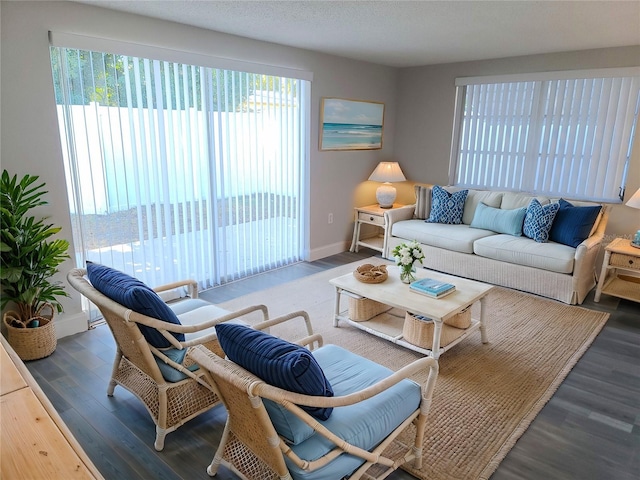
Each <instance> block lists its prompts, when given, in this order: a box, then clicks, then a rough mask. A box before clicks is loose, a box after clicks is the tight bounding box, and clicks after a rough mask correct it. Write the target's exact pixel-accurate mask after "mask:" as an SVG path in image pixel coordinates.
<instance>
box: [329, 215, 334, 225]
mask: <svg viewBox="0 0 640 480" xmlns="http://www.w3.org/2000/svg"><path fill="white" fill-rule="evenodd" d="M328 222H329V225H331V224H332V223H333V213H330V214H329V219H328Z"/></svg>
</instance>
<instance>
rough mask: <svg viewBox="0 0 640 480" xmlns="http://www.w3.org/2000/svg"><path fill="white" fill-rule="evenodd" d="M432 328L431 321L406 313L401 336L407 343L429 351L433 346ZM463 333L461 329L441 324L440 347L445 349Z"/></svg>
mask: <svg viewBox="0 0 640 480" xmlns="http://www.w3.org/2000/svg"><path fill="white" fill-rule="evenodd" d="M433 328H434V325H433V320H419V319H417V318H416V317H415V316H414V315H412V314H411V313H409V312H407V314H406V315H405V318H404V327H403V328H402V336H403V337H404V339H405V340H406V341H407V342H409V343H412V344H414V345H417V346H419V347H422V348H428V349H430V348H431V347H432V346H433ZM464 333H465V330H464V329H462V328H456V327H452V326H451V325H447V324H446V323H443V324H442V331H441V332H440V346H441V347H446V346H447V345H449V344H450V343H451V342H453V341H454V340H456V339H458V338H460V337H461V336H462V335H464Z"/></svg>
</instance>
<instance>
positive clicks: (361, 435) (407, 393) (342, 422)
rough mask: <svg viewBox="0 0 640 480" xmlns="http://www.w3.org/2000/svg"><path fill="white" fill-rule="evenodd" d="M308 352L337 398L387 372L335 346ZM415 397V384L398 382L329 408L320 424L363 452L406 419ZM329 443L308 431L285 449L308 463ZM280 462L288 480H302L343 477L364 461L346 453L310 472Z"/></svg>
mask: <svg viewBox="0 0 640 480" xmlns="http://www.w3.org/2000/svg"><path fill="white" fill-rule="evenodd" d="M313 353H314V356H315V358H316V359H317V361H318V364H319V365H320V366H321V367H322V370H323V371H324V372H325V374H326V375H327V378H329V379H330V381H331V384H332V385H333V389H334V392H335V394H336V395H339V396H342V395H348V394H350V393H354V392H357V391H359V390H362V389H363V388H366V387H369V386H371V385H374V384H375V383H377V382H379V381H380V380H383V379H384V378H387V377H388V376H390V375H391V374H392V373H393V372H392V371H391V370H389V369H388V368H385V367H383V366H381V365H379V364H377V363H375V362H372V361H371V360H368V359H366V358H363V357H360V356H358V355H356V354H354V353H351V352H349V351H348V350H345V349H343V348H340V347H338V346H336V345H326V346H324V347H322V348H319V349H318V350H315V351H314V352H313ZM420 399H421V397H420V386H419V385H418V384H416V383H415V382H413V381H411V380H402V381H400V382H399V383H397V384H396V385H394V386H393V387H391V388H389V389H388V390H386V391H384V392H381V393H379V394H378V395H375V396H374V397H372V398H370V399H368V400H364V401H363V402H360V403H358V404H356V405H350V406H345V407H336V408H334V409H333V414H332V415H331V417H330V418H329V419H328V420H324V421H320V423H321V424H322V425H324V426H326V427H327V428H329V429H330V430H331V431H332V432H333V433H335V434H336V435H337V436H338V437H340V438H342V439H344V440H346V441H348V442H349V443H352V444H353V445H356V446H358V447H361V448H363V449H365V450H369V449H371V448H373V447H374V446H376V445H378V444H379V443H380V441H381V440H382V439H384V438H385V437H387V436H388V435H389V434H390V433H391V432H392V431H393V430H394V429H396V428H397V427H398V426H399V425H400V424H401V423H402V422H403V421H404V420H405V419H406V418H407V417H409V416H410V415H411V414H412V413H413V412H414V411H415V410H416V409H417V408H418V407H419V405H420ZM332 445H333V444H332V443H330V442H328V441H327V440H326V439H325V438H324V437H323V436H322V435H319V434H314V435H312V436H310V437H309V438H308V439H307V440H305V441H304V442H302V443H299V444H298V445H294V446H292V447H291V449H292V450H293V451H294V452H295V453H296V454H297V455H298V456H300V458H302V459H305V460H309V461H311V460H315V459H317V458H320V457H321V456H322V455H324V454H326V453H327V452H329V451H330V450H331V448H332ZM285 462H286V463H287V467H288V468H289V471H290V472H291V474H292V477H293V478H294V479H305V480H320V479H335V478H343V477H345V476H346V475H349V474H350V473H352V472H353V471H354V470H355V469H357V468H358V466H360V465H362V463H364V461H363V460H362V459H360V458H357V457H354V456H353V455H349V454H346V453H343V454H342V455H340V456H339V457H338V458H337V459H335V460H334V461H333V462H331V463H329V464H328V465H326V466H325V467H322V468H320V469H318V470H316V471H315V472H309V471H305V470H303V469H301V468H299V467H297V466H296V465H294V464H293V462H291V461H290V460H289V459H288V458H286V457H285Z"/></svg>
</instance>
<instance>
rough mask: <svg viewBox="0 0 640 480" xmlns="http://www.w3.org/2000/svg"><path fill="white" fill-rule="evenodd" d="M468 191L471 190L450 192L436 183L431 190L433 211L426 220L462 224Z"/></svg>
mask: <svg viewBox="0 0 640 480" xmlns="http://www.w3.org/2000/svg"><path fill="white" fill-rule="evenodd" d="M468 193H469V190H460V191H459V192H455V193H449V192H447V191H446V190H445V189H444V188H442V187H440V186H438V185H434V186H433V190H432V191H431V213H430V214H429V218H427V219H426V220H425V222H427V223H447V224H451V225H459V224H461V223H462V214H463V213H464V202H465V200H466V199H467V194H468Z"/></svg>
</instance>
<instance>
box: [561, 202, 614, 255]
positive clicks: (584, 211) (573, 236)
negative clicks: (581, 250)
mask: <svg viewBox="0 0 640 480" xmlns="http://www.w3.org/2000/svg"><path fill="white" fill-rule="evenodd" d="M559 205H560V209H559V210H558V213H557V214H556V218H555V219H554V220H553V225H551V231H550V232H549V240H551V241H552V242H558V243H562V244H564V245H569V246H570V247H577V246H578V245H580V244H581V243H582V242H583V241H584V240H585V239H586V238H587V237H589V233H590V232H591V229H592V228H593V225H594V223H595V221H596V218H597V217H598V215H599V214H600V210H602V207H601V206H599V205H598V206H589V207H577V206H574V205H573V204H571V203H569V202H567V201H566V200H565V199H563V198H561V199H560V201H559Z"/></svg>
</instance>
